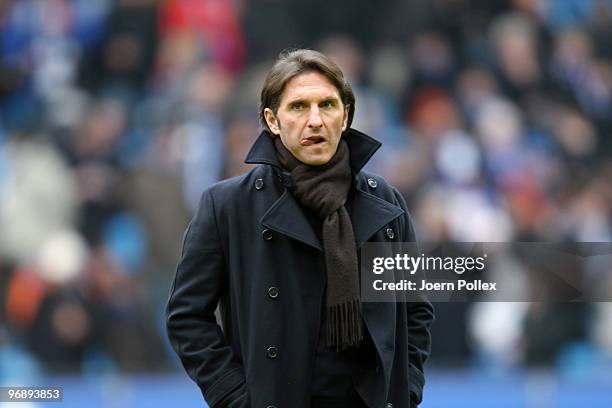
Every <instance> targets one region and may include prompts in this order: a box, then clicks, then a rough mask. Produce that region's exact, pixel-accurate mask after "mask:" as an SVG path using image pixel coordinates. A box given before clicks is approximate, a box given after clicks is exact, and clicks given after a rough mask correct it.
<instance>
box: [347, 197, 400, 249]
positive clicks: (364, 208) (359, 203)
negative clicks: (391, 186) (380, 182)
mask: <svg viewBox="0 0 612 408" xmlns="http://www.w3.org/2000/svg"><path fill="white" fill-rule="evenodd" d="M352 209H353V210H352V215H351V219H352V222H353V231H354V232H355V242H356V244H357V249H360V248H361V246H362V245H363V244H364V243H365V242H367V241H368V239H370V238H371V237H372V235H374V234H376V232H378V231H380V230H381V229H382V228H384V226H385V225H387V224H389V223H390V222H391V221H393V220H394V219H396V218H397V217H399V216H400V215H402V214H403V213H404V210H402V209H401V208H400V207H398V206H395V205H393V204H391V203H389V202H387V201H385V200H383V199H382V198H378V197H376V196H375V195H373V194H370V193H367V192H365V191H362V190H359V189H356V190H355V194H354V196H353V205H352Z"/></svg>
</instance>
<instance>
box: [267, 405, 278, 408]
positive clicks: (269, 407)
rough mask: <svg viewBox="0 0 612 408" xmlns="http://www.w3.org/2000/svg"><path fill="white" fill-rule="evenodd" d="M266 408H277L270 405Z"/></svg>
mask: <svg viewBox="0 0 612 408" xmlns="http://www.w3.org/2000/svg"><path fill="white" fill-rule="evenodd" d="M266 408H276V406H274V405H268V406H267V407H266Z"/></svg>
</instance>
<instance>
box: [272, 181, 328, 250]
mask: <svg viewBox="0 0 612 408" xmlns="http://www.w3.org/2000/svg"><path fill="white" fill-rule="evenodd" d="M261 224H262V225H263V226H265V227H266V228H270V229H271V230H274V231H277V232H280V233H281V234H284V235H287V236H288V237H291V238H293V239H296V240H298V241H300V242H303V243H304V244H306V245H310V246H311V247H313V248H315V249H318V250H319V251H323V245H322V244H321V241H320V240H319V237H317V234H316V233H315V232H314V231H313V229H312V226H311V225H310V224H309V223H308V220H307V219H306V216H305V215H304V213H303V212H302V209H301V208H300V205H299V204H298V202H297V201H296V200H295V198H294V197H293V195H291V194H290V193H289V190H288V189H285V191H284V192H283V194H282V195H281V196H280V197H279V199H278V200H276V201H275V202H274V204H272V206H271V207H270V208H269V209H268V211H266V213H265V214H264V215H263V217H262V218H261Z"/></svg>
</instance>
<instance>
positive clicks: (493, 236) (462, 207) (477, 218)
mask: <svg viewBox="0 0 612 408" xmlns="http://www.w3.org/2000/svg"><path fill="white" fill-rule="evenodd" d="M445 219H446V222H447V225H448V230H449V235H450V238H451V239H452V240H454V241H457V242H506V241H510V240H511V239H512V235H513V233H514V228H513V223H512V219H511V218H510V216H509V215H508V213H507V212H506V211H505V210H503V209H502V208H499V207H497V206H495V205H494V203H493V202H492V201H491V200H489V199H487V197H486V196H485V195H484V193H483V192H480V191H478V190H455V191H453V192H451V193H450V194H449V195H448V197H447V201H446V206H445Z"/></svg>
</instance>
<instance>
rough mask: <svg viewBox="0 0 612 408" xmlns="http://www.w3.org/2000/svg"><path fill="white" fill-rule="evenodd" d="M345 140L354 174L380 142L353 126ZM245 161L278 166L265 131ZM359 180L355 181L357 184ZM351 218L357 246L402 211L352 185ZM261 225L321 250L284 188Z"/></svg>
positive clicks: (310, 228) (301, 213)
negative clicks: (353, 187)
mask: <svg viewBox="0 0 612 408" xmlns="http://www.w3.org/2000/svg"><path fill="white" fill-rule="evenodd" d="M344 137H346V142H347V143H348V144H349V149H350V151H351V168H352V169H353V172H354V173H355V174H357V173H359V170H360V169H361V168H362V167H363V166H364V165H365V164H366V162H367V161H368V160H369V159H370V157H372V155H373V154H374V152H376V150H378V148H379V147H380V146H381V143H380V142H378V141H376V140H374V139H373V138H371V137H369V136H367V135H365V134H364V133H361V132H359V131H357V130H354V129H349V131H348V132H347V134H346V135H345V136H344ZM245 162H246V163H261V164H269V165H272V166H274V167H276V168H278V169H280V168H281V167H280V164H279V162H278V159H277V158H276V149H275V147H274V143H273V141H272V138H271V137H270V134H269V132H268V131H263V132H262V133H261V134H260V135H259V137H258V138H257V141H256V142H255V144H254V145H253V147H252V148H251V150H250V152H249V154H248V155H247V158H246V160H245ZM358 185H359V183H356V186H358ZM352 194H353V196H352V197H353V199H352V211H351V220H352V222H353V231H354V233H355V243H356V245H357V248H360V247H361V245H363V243H364V242H366V241H368V240H369V239H370V238H371V237H372V236H373V235H374V234H375V233H376V232H378V231H380V230H381V229H382V228H383V227H385V225H387V224H389V223H390V222H391V221H393V220H394V219H396V218H397V217H399V216H400V215H402V214H403V213H404V211H403V210H402V209H401V208H400V207H398V206H396V205H393V204H391V203H389V202H387V201H385V200H383V199H381V198H379V197H376V196H375V195H373V194H370V193H369V192H367V191H363V190H361V189H360V188H359V187H356V188H355V190H354V191H353V193H352ZM261 224H262V225H263V226H264V227H266V228H270V229H272V230H274V231H277V232H279V233H281V234H283V235H286V236H288V237H291V238H293V239H295V240H298V241H300V242H303V243H305V244H307V245H309V246H311V247H313V248H316V249H318V250H320V251H323V244H322V243H321V240H320V239H319V237H318V236H317V234H316V233H315V232H314V231H313V229H312V226H311V225H310V223H309V222H308V219H307V218H306V215H305V214H304V212H303V211H302V209H301V207H300V205H299V203H298V202H297V200H296V199H295V198H294V197H293V195H292V194H290V193H289V190H288V189H285V191H284V192H283V194H282V195H281V196H280V197H279V198H278V199H277V200H276V201H275V202H274V203H273V204H272V205H271V206H270V208H269V209H268V211H266V213H265V214H264V215H263V217H262V218H261Z"/></svg>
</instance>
